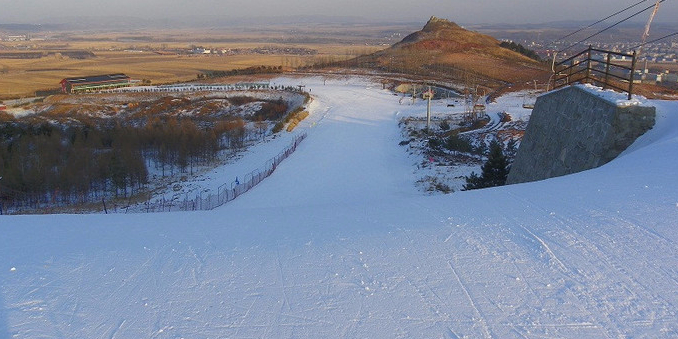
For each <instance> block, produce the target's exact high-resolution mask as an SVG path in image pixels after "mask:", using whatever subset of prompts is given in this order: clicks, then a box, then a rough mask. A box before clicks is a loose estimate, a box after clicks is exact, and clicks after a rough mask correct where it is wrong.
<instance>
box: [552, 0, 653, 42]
mask: <svg viewBox="0 0 678 339" xmlns="http://www.w3.org/2000/svg"><path fill="white" fill-rule="evenodd" d="M664 1H666V0H660V1H659V3H662V2H664ZM654 7H655V5H651V6H647V7H645V8H644V9H642V10H640V11H638V12H636V13H633V14H631V15H629V16H628V17H626V18H624V19H622V20H619V21H617V22H615V23H614V24H612V25H610V26H607V27H605V28H603V29H601V30H600V31H598V32H596V33H594V34H591V35H589V36H588V37H586V38H584V39H582V40H579V41H577V42H576V43H574V44H572V45H570V46H568V47H565V48H563V49H561V50H559V51H558V52H556V53H560V52H563V51H565V50H568V49H570V48H572V47H574V46H577V45H579V44H581V43H582V42H584V41H586V40H588V39H591V38H593V37H594V36H596V35H599V34H601V33H603V32H605V31H607V30H610V29H612V28H614V27H616V26H618V25H620V24H621V23H623V22H626V21H629V20H631V19H632V18H634V17H636V16H638V15H640V14H642V13H644V12H646V11H648V10H650V9H652V8H654Z"/></svg>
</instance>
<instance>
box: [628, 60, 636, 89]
mask: <svg viewBox="0 0 678 339" xmlns="http://www.w3.org/2000/svg"><path fill="white" fill-rule="evenodd" d="M635 74H636V51H633V59H631V75H630V77H629V97H628V100H631V94H632V93H633V76H634V75H635Z"/></svg>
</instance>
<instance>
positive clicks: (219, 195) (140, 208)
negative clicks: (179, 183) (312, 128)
mask: <svg viewBox="0 0 678 339" xmlns="http://www.w3.org/2000/svg"><path fill="white" fill-rule="evenodd" d="M305 138H306V133H303V134H300V135H298V136H297V137H296V138H295V139H294V141H293V142H292V143H291V144H290V145H289V146H287V147H286V148H285V149H284V150H283V151H281V152H280V153H279V154H278V155H276V156H275V157H273V158H271V159H270V160H268V161H267V162H266V165H264V166H262V167H261V168H258V169H255V170H253V171H252V172H250V173H247V174H246V175H245V177H243V180H242V182H241V181H239V180H237V179H236V180H235V181H233V182H231V183H224V184H222V185H221V186H219V188H218V189H217V192H216V193H210V194H206V195H204V194H202V192H201V193H198V195H196V196H194V197H192V198H189V197H188V196H186V197H185V198H184V199H183V200H178V201H177V200H166V199H165V198H164V197H163V198H160V199H156V200H154V201H150V200H149V201H146V202H145V203H142V204H138V205H136V206H126V207H123V208H122V209H121V210H115V212H121V211H122V210H124V212H125V213H126V212H129V211H130V209H131V211H134V212H146V213H153V212H171V211H207V210H212V209H215V208H217V207H219V206H222V205H224V204H226V203H228V202H230V201H233V200H235V199H236V198H237V197H239V196H240V195H242V194H244V193H246V192H247V191H249V190H251V189H252V188H254V187H255V186H257V185H258V184H259V183H261V182H262V181H263V180H264V179H266V178H268V177H269V176H270V175H271V174H273V172H274V171H275V170H276V168H277V167H278V165H280V163H281V162H283V160H285V159H287V158H288V157H289V156H290V155H292V153H294V151H296V150H297V146H299V144H300V143H301V142H302V141H303V140H304V139H305ZM105 212H106V213H108V210H105Z"/></svg>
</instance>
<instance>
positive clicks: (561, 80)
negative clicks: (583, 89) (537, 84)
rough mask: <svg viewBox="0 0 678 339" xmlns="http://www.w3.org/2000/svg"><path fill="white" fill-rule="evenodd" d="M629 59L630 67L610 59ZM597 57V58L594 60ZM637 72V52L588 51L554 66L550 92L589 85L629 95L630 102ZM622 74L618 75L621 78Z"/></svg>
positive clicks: (589, 49) (594, 49) (591, 48)
mask: <svg viewBox="0 0 678 339" xmlns="http://www.w3.org/2000/svg"><path fill="white" fill-rule="evenodd" d="M613 55H615V56H619V57H623V58H630V60H631V66H630V67H629V66H627V65H623V64H619V63H613V62H612V56H613ZM596 56H598V57H600V58H596ZM635 71H636V51H633V53H632V54H627V53H620V52H614V51H606V50H602V49H596V48H593V47H591V46H589V48H588V49H586V50H584V51H583V52H580V53H579V54H576V55H573V56H571V57H569V58H568V59H566V60H563V61H561V62H558V63H555V62H554V64H553V75H552V76H551V79H552V81H553V88H554V89H555V88H559V87H563V86H567V85H570V84H574V83H587V82H588V83H591V84H595V85H600V86H602V87H603V88H604V89H607V88H613V89H616V90H619V91H622V92H627V93H628V99H629V100H631V94H632V93H633V80H634V74H635ZM620 74H621V75H620Z"/></svg>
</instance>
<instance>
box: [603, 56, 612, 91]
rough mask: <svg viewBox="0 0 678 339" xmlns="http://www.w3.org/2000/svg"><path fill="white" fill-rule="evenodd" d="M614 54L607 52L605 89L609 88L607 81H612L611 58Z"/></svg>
mask: <svg viewBox="0 0 678 339" xmlns="http://www.w3.org/2000/svg"><path fill="white" fill-rule="evenodd" d="M611 57H612V54H610V53H607V61H606V62H605V82H603V89H606V88H607V82H608V81H610V80H609V78H610V59H611Z"/></svg>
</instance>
